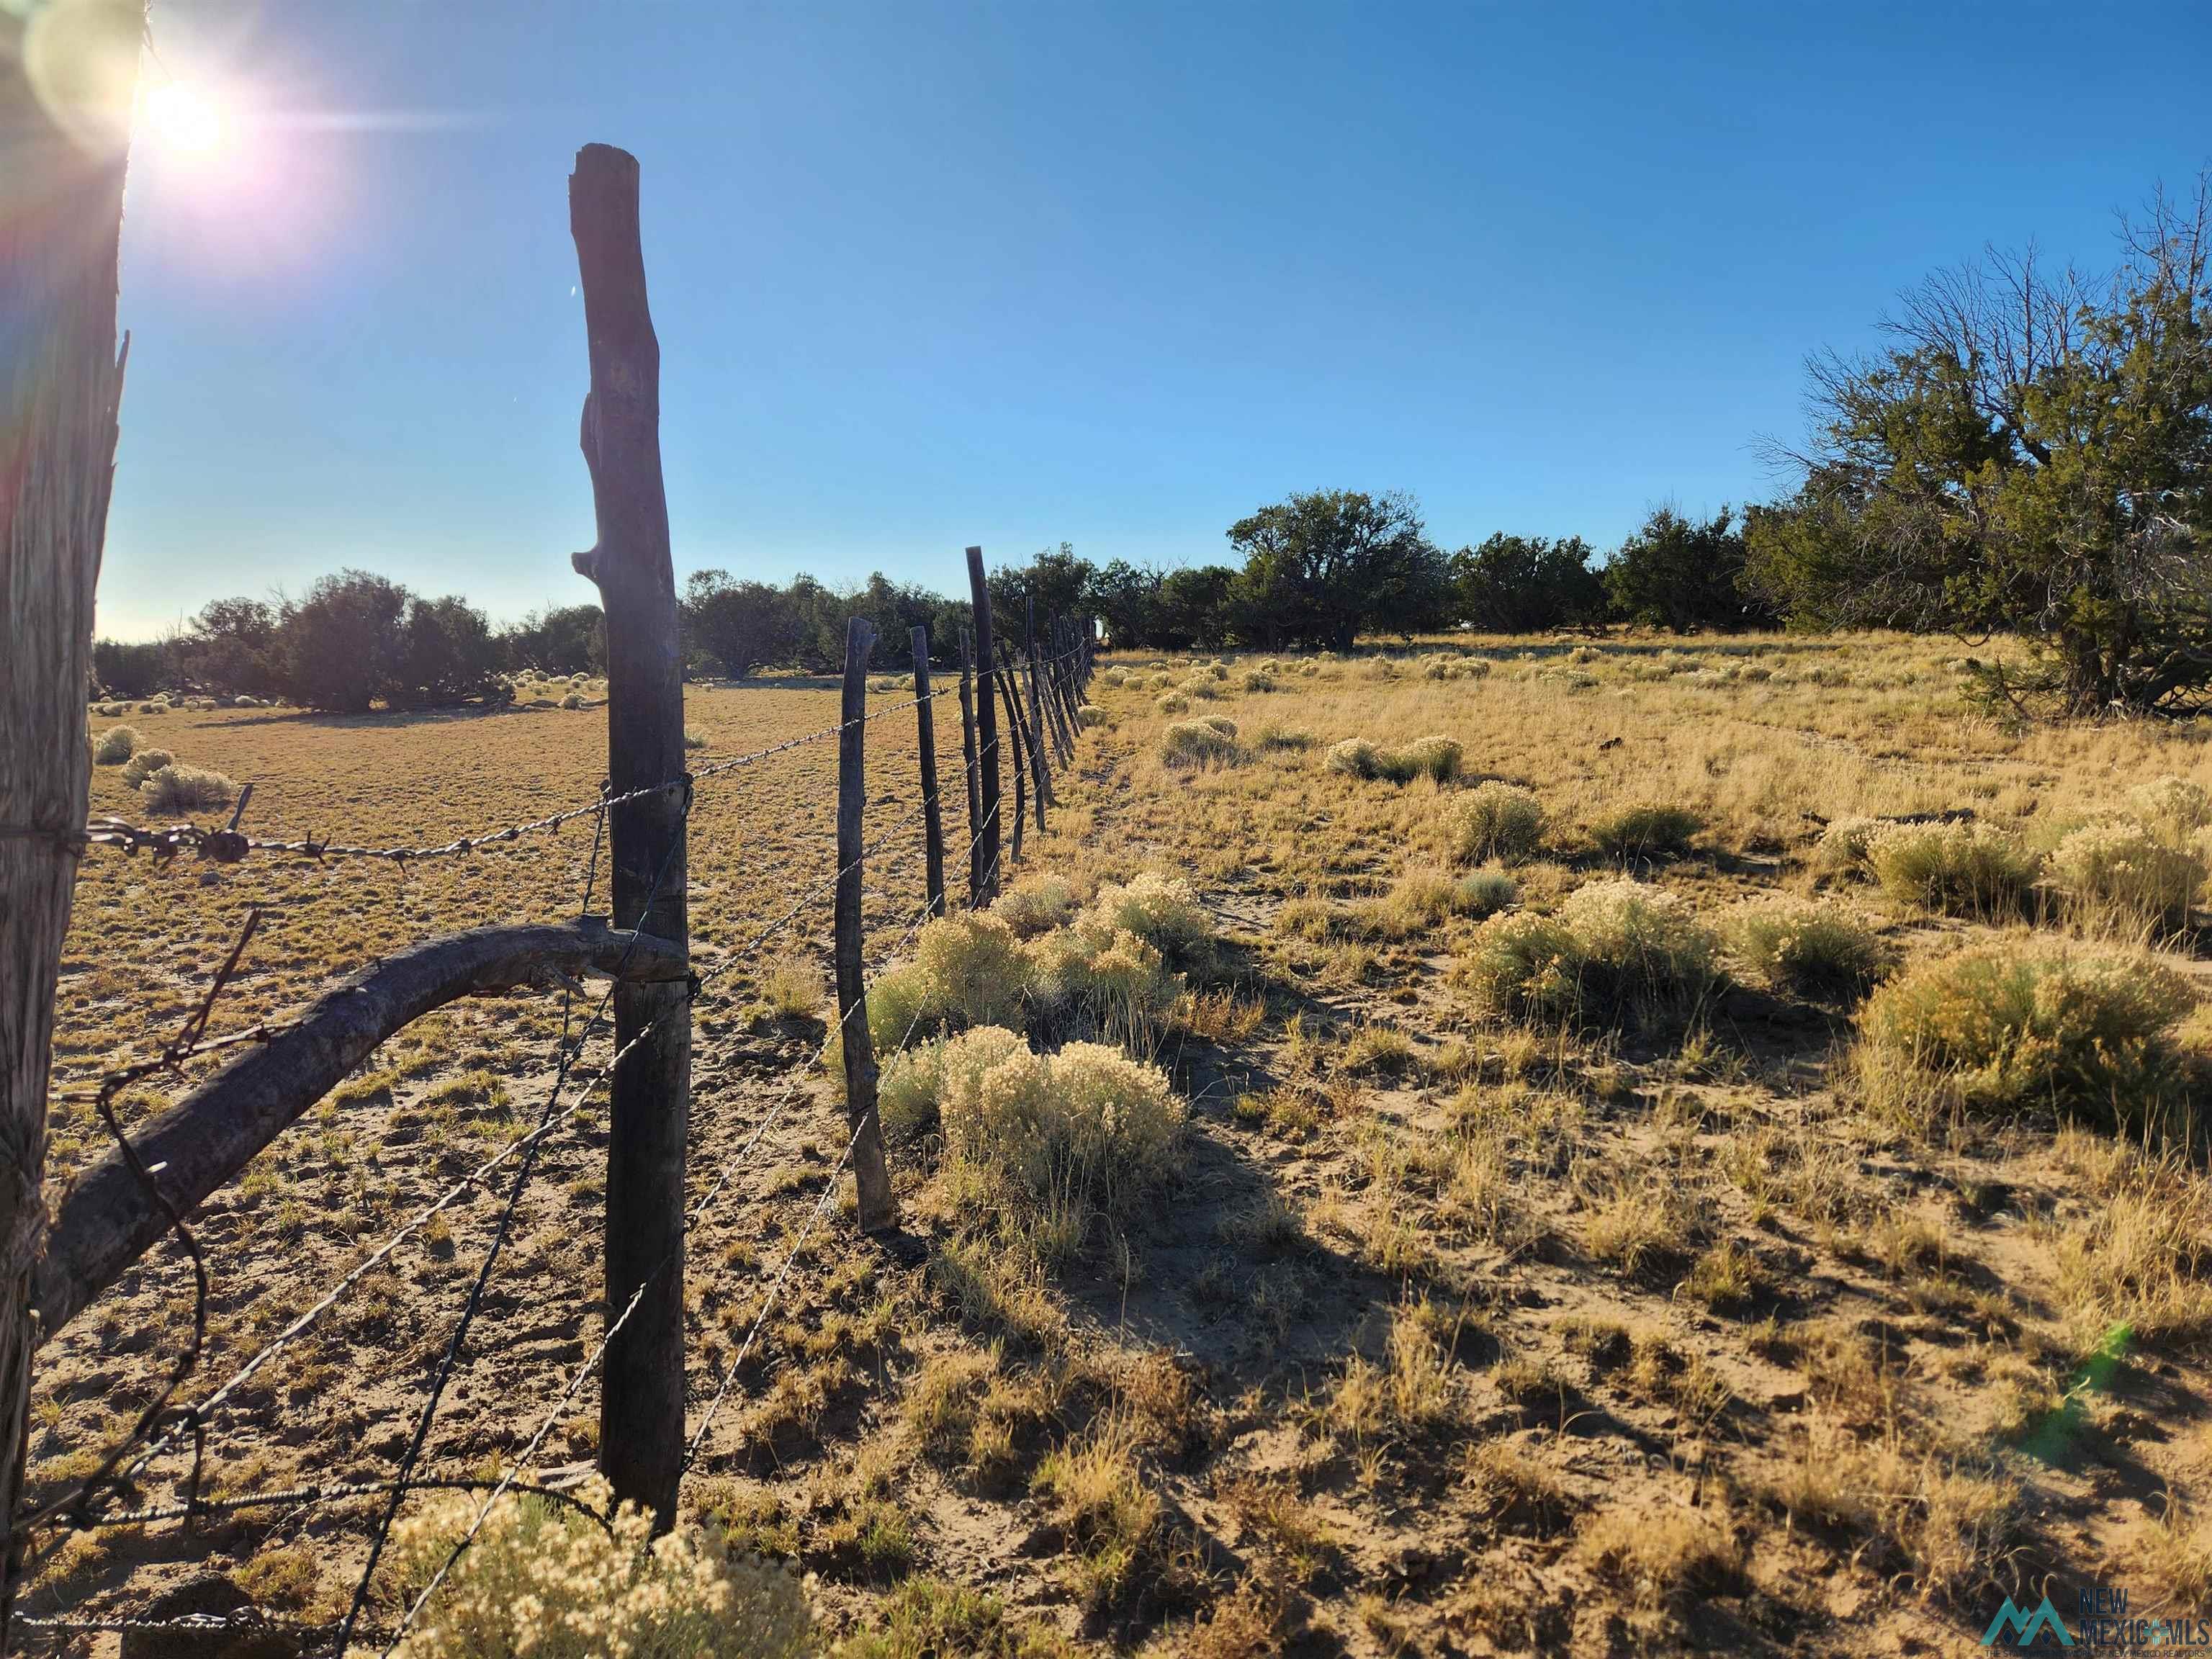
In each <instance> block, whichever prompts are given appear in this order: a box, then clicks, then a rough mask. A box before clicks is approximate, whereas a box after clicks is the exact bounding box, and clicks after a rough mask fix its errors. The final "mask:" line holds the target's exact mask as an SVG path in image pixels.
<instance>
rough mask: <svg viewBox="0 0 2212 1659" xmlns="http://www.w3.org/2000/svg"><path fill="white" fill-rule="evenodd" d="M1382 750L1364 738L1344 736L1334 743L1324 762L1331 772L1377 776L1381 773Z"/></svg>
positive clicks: (1355, 775)
mask: <svg viewBox="0 0 2212 1659" xmlns="http://www.w3.org/2000/svg"><path fill="white" fill-rule="evenodd" d="M1382 757H1383V751H1382V750H1380V749H1378V748H1376V746H1375V744H1372V743H1370V741H1369V740H1368V739H1366V738H1346V739H1345V740H1344V741H1343V742H1342V743H1340V744H1332V745H1331V746H1330V748H1329V751H1328V761H1327V762H1326V763H1325V764H1326V765H1327V767H1328V769H1329V770H1330V771H1332V772H1341V773H1343V774H1345V775H1346V776H1348V777H1354V778H1379V777H1381V776H1382V775H1383V761H1382Z"/></svg>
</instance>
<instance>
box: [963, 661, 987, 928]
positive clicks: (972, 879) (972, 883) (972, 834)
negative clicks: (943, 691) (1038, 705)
mask: <svg viewBox="0 0 2212 1659" xmlns="http://www.w3.org/2000/svg"><path fill="white" fill-rule="evenodd" d="M960 757H961V760H962V763H963V774H964V775H965V777H966V780H967V784H968V908H969V909H971V910H979V909H981V908H982V905H983V839H982V837H983V811H982V808H981V805H978V803H977V797H976V793H975V790H976V782H977V780H976V777H975V647H974V646H973V645H971V644H970V643H969V634H968V630H967V629H964V628H963V629H961V630H960Z"/></svg>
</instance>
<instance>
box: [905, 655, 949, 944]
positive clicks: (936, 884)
mask: <svg viewBox="0 0 2212 1659" xmlns="http://www.w3.org/2000/svg"><path fill="white" fill-rule="evenodd" d="M911 638H912V640H913V642H914V712H915V741H916V743H917V744H919V747H920V752H921V852H922V883H923V886H922V890H923V892H924V893H926V894H927V896H928V900H929V914H930V915H933V916H941V915H944V914H945V815H944V813H943V812H942V811H939V807H938V805H937V712H936V706H935V704H934V703H933V702H931V700H930V695H929V630H928V629H927V628H917V629H915V630H914V632H913V635H911Z"/></svg>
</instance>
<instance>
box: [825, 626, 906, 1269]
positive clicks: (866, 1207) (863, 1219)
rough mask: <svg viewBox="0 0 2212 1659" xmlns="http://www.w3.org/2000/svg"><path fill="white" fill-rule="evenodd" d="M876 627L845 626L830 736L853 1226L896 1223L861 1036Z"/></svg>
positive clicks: (869, 1050) (868, 1229) (867, 1229)
mask: <svg viewBox="0 0 2212 1659" xmlns="http://www.w3.org/2000/svg"><path fill="white" fill-rule="evenodd" d="M875 643H876V630H875V629H874V628H873V627H872V626H871V625H870V624H869V623H868V620H867V618H866V617H853V618H851V619H850V620H849V621H848V622H847V623H846V624H845V696H844V702H843V703H842V706H841V708H840V709H839V712H838V716H837V718H838V720H839V722H840V726H839V730H838V733H837V907H836V923H835V933H836V957H837V1032H838V1046H839V1047H841V1048H842V1049H843V1050H844V1051H845V1121H846V1122H847V1123H848V1124H850V1125H851V1126H852V1129H853V1151H852V1158H853V1178H854V1182H856V1183H857V1184H858V1186H859V1188H860V1231H862V1232H864V1233H872V1232H880V1231H883V1230H884V1229H885V1228H887V1227H891V1226H895V1225H897V1222H898V1212H897V1210H896V1208H895V1207H894V1206H893V1205H892V1202H891V1177H890V1171H889V1170H886V1169H885V1168H884V1134H883V1127H882V1125H881V1124H880V1123H879V1122H878V1121H877V1117H876V1046H875V1042H874V1041H873V1040H872V1038H871V1037H870V1036H869V1035H868V1011H867V998H868V991H867V986H866V984H865V983H864V982H863V981H862V978H861V966H860V943H861V939H860V890H861V883H860V851H861V847H862V842H861V839H860V829H861V820H860V814H861V810H862V808H863V807H865V806H866V804H867V798H868V797H867V780H866V776H865V775H864V774H865V769H866V749H867V738H868V728H867V723H866V718H865V717H866V714H867V712H868V653H869V652H870V651H872V650H873V649H874V648H875Z"/></svg>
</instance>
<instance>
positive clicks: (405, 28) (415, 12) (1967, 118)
mask: <svg viewBox="0 0 2212 1659" xmlns="http://www.w3.org/2000/svg"><path fill="white" fill-rule="evenodd" d="M2103 18H2104V21H2099V19H2100V13H2099V12H2098V10H2097V9H2095V8H2093V7H2089V6H2084V5H2078V4H2077V5H2073V6H2056V5H2052V6H2036V5H2022V4H2007V5H2003V6H2002V7H1998V6H1989V7H1978V8H1968V7H1965V6H1957V5H1943V4H1925V3H1923V4H1917V5H1911V6H1897V7H1881V8H1876V7H1850V8H1844V7H1838V6H1818V7H1816V6H1813V5H1809V4H1807V5H1799V4H1795V3H1786V0H1785V3H1774V0H1769V3H1763V4H1756V5H1754V4H1744V5H1705V6H1694V5H1668V4H1663V3H1638V4H1620V5H1587V6H1577V5H1554V4H1548V3H1547V4H1526V5H1516V6H1512V7H1503V6H1500V7H1491V6H1478V5H1416V4H1390V3H1365V4H1356V5H1355V4H1344V5H1333V4H1332V5H1324V4H1304V3H1277V4H1267V5H1261V4H1252V5H1244V4H1206V5H1189V4H1183V5H1149V4H1144V5H1140V4H1115V5H1091V4H1074V3H1059V0H1022V3H1006V4H987V5H939V4H922V3H914V0H909V3H896V4H890V3H879V4H868V5H858V4H842V3H833V0H822V3H809V4H803V5H802V4H789V5H776V6H769V7H763V6H757V5H749V4H737V3H726V0H633V3H629V4H611V3H595V4H583V3H568V0H533V3H520V0H498V3H494V0H469V3H465V4H462V3H430V0H312V3H310V0H294V3H289V4H280V3H275V0H269V3H264V4H260V5H258V6H256V5H252V4H250V3H245V4H242V3H240V0H223V3H221V4H200V3H192V0H155V7H154V25H153V27H154V38H155V45H156V47H157V50H158V51H159V53H160V58H161V65H162V67H163V70H165V71H166V72H167V73H168V74H170V75H173V76H176V77H178V78H179V79H180V80H184V81H187V82H191V83H193V84H195V85H197V86H199V87H202V88H205V89H206V90H207V91H208V93H209V94H210V96H211V97H213V98H214V99H215V100H216V102H217V103H218V105H219V106H226V107H228V108H229V109H230V110H231V111H232V115H231V117H230V118H229V131H228V137H227V140H226V144H225V147H224V149H222V152H221V153H219V154H218V155H216V156H214V157H212V158H201V159H194V158H192V157H191V156H188V155H185V154H182V153H180V152H171V151H168V150H165V149H161V148H160V147H159V146H157V145H155V144H152V143H144V142H142V143H141V145H140V147H139V149H138V152H137V155H136V156H135V157H134V161H133V171H132V177H131V189H130V194H129V200H128V205H127V218H126V224H125V243H124V270H123V299H122V314H123V320H124V323H125V326H126V327H128V328H129V329H130V330H131V332H132V337H133V343H132V348H131V370H130V382H129V386H128V387H127V390H126V393H125V408H124V421H123V439H122V445H121V450H120V453H119V456H118V477H117V482H116V489H115V499H114V507H113V510H112V516H111V520H110V526H109V537H108V548H107V557H106V570H105V574H104V575H103V578H102V581H101V587H100V627H101V631H102V632H103V633H106V634H110V635H119V636H125V637H143V636H145V635H151V634H153V633H155V632H158V631H160V630H161V629H163V628H165V627H167V626H169V625H171V624H173V623H175V622H176V621H177V620H178V618H179V617H180V616H184V615H189V614H190V613H191V611H194V610H196V609H197V607H198V606H199V605H201V604H202V603H204V601H206V600H207V599H212V598H216V597H219V596H222V595H226V594H233V593H248V594H258V593H264V592H268V591H269V590H270V589H272V588H275V587H278V586H285V587H289V588H290V589H291V590H292V591H294V592H297V591H299V590H300V589H301V588H304V587H305V586H306V585H307V582H308V581H310V580H312V579H313V577H314V576H315V575H317V574H320V573H322V572H324V571H326V570H330V569H332V568H337V567H339V566H341V565H347V564H352V565H359V566H363V567H366V568H373V569H376V570H379V571H381V572H383V573H385V574H389V575H392V576H394V577H397V578H398V579H400V580H404V581H405V582H407V583H408V584H410V586H414V587H416V589H417V590H418V591H422V592H431V593H440V592H461V593H464V594H465V595H467V596H468V597H469V598H470V599H471V600H473V601H474V602H475V603H477V604H478V605H482V606H483V607H484V608H486V609H487V610H489V611H491V612H492V613H493V615H494V616H495V617H499V618H506V617H514V616H517V615H520V613H521V612H523V611H526V610H529V609H531V608H532V607H534V606H537V605H542V604H546V603H574V602H578V601H581V600H586V599H591V598H592V590H591V588H590V587H589V586H588V585H587V584H586V583H584V582H583V581H582V580H580V579H579V578H577V577H575V576H574V575H573V574H570V572H569V570H568V561H567V554H568V550H570V549H571V548H574V547H580V546H583V545H586V544H588V543H589V542H590V541H591V539H592V520H591V498H590V492H589V489H588V485H587V482H586V476H585V473H584V469H583V466H582V464H581V461H580V459H579V457H578V455H577V453H576V448H575V432H576V418H577V410H578V406H579V403H580V398H581V396H582V393H583V390H584V385H585V379H586V370H585V354H584V340H583V331H582V312H581V306H580V301H579V300H578V299H577V298H576V297H575V295H574V292H573V289H574V283H575V261H574V250H573V247H572V246H571V244H570V242H569V240H568V220H567V204H566V188H567V186H566V179H567V175H568V168H569V166H570V163H571V160H572V157H573V155H574V150H575V149H576V147H577V146H578V145H580V144H581V143H585V142H586V141H589V140H602V141H605V142H608V143H617V144H620V145H622V146H623V147H624V148H626V149H630V150H632V151H634V152H635V154H636V155H638V156H639V158H640V160H641V162H642V165H643V169H644V173H643V177H644V225H645V242H646V258H647V272H648V276H649V280H650V282H651V285H652V289H653V311H654V316H655V321H656V324H657V325H658V328H659V335H660V340H661V349H662V360H663V380H662V441H663V447H664V453H665V461H666V468H667V477H668V487H669V507H670V513H671V526H672V530H673V534H674V541H675V552H676V563H677V570H678V576H679V579H680V578H681V576H682V575H683V574H684V573H685V572H687V571H689V570H691V569H695V568H702V567H704V566H708V565H720V566H722V567H725V568H728V569H730V570H732V571H733V572H735V573H737V574H740V575H757V576H761V577H763V578H769V579H774V580H782V579H784V578H787V577H788V576H789V575H790V574H792V573H793V572H794V571H796V570H799V569H802V568H804V569H806V570H810V571H812V572H814V573H815V574H817V575H819V576H821V577H822V578H823V579H824V580H829V581H833V582H840V581H848V580H858V579H860V578H861V577H864V576H865V575H866V573H867V572H868V571H869V570H871V569H875V568H881V569H883V570H884V571H886V572H888V573H890V574H892V575H893V576H895V577H896V578H899V579H902V580H917V581H921V582H925V583H928V584H930V585H933V586H938V587H940V588H943V589H945V590H947V591H953V590H956V589H957V587H958V586H960V584H961V582H962V580H963V578H962V575H961V566H960V550H961V548H962V547H963V546H964V545H965V544H968V543H970V542H980V543H981V544H983V546H984V547H985V549H986V550H987V553H988V554H989V555H991V556H993V557H994V559H1006V560H1017V559H1020V558H1024V557H1026V556H1028V555H1029V554H1030V553H1031V552H1033V551H1034V550H1036V549H1037V548H1038V547H1040V546H1043V545H1047V544H1054V543H1057V542H1060V541H1061V540H1063V539H1065V540H1067V541H1071V542H1073V544H1075V545H1076V547H1077V549H1078V550H1079V551H1080V552H1082V553H1083V554H1085V556H1089V557H1091V558H1093V559H1097V560H1100V561H1103V560H1106V559H1109V558H1115V557H1123V558H1128V559H1132V560H1135V561H1138V562H1163V563H1180V562H1191V561H1201V560H1208V559H1215V558H1219V557H1222V556H1224V555H1225V550H1226V544H1225V541H1224V538H1223V532H1224V530H1225V528H1226V526H1228V524H1229V523H1230V522H1231V520H1233V519H1235V518H1237V517H1238V516H1240V515H1242V514H1243V513H1248V512H1249V511H1250V510H1252V509H1253V508H1254V507H1257V506H1259V505H1261V504H1262V503H1264V502H1266V501H1273V500H1275V499H1278V498H1279V497H1280V496H1281V495H1284V494H1285V493H1286V492H1288V491H1291V490H1294V489H1312V488H1318V487H1343V488H1351V489H1377V490H1380V489H1406V490H1410V491H1412V492H1413V494H1415V495H1418V496H1419V499H1420V501H1421V502H1422V504H1423V506H1424V507H1425V509H1426V513H1427V518H1428V521H1429V526H1430V529H1431V533H1432V534H1433V535H1434V536H1435V537H1436V538H1437V539H1438V540H1440V541H1442V542H1443V543H1444V544H1447V545H1454V546H1455V545H1458V544H1461V543H1462V542H1467V541H1472V540H1479V539H1480V538H1482V537H1483V536H1485V535H1486V534H1488V533H1489V532H1492V531H1493V530H1500V529H1503V530H1514V531H1522V532H1530V533H1546V534H1576V533H1579V534H1582V535H1584V536H1587V537H1589V538H1590V539H1591V540H1592V541H1594V542H1595V543H1598V544H1601V545H1605V544H1610V543H1612V542H1615V541H1617V540H1619V538H1620V537H1621V536H1622V535H1623V534H1624V533H1626V532H1627V531H1628V530H1629V529H1630V528H1631V527H1632V526H1633V525H1634V524H1635V523H1636V522H1637V520H1639V519H1640V518H1641V517H1642V515H1643V513H1644V511H1645V510H1646V509H1647V508H1648V507H1650V506H1651V505H1652V504H1654V503H1656V502H1658V501H1662V500H1669V499H1671V500H1674V501H1679V502H1680V503H1681V504H1683V505H1685V506H1686V507H1692V508H1704V507H1717V506H1718V505H1719V504H1721V503H1722V502H1723V501H1737V502H1740V501H1744V500H1747V499H1759V498H1763V497H1765V496H1766V495H1770V494H1771V493H1772V492H1773V489H1774V488H1775V480H1774V478H1773V477H1772V475H1771V472H1770V471H1769V469H1768V466H1767V465H1766V463H1765V461H1764V460H1763V459H1762V457H1761V455H1760V453H1759V447H1758V441H1759V438H1760V437H1761V436H1763V435H1781V436H1785V437H1786V436H1791V435H1796V433H1798V432H1799V431H1800V430H1801V428H1802V384H1803V380H1802V362H1803V359H1804V356H1805V355H1806V353H1807V352H1808V350H1810V349H1814V348H1815V347H1818V346H1820V345H1823V344H1835V345H1839V346H1844V347H1846V348H1850V347H1853V346H1856V345H1860V344H1863V343H1867V342H1869V340H1870V339H1871V338H1872V337H1873V335H1872V325H1873V323H1874V322H1875V319H1877V317H1878V316H1879V315H1880V313H1881V311H1882V310H1883V308H1884V307H1886V306H1887V304H1888V303H1889V301H1890V300H1891V298H1892V296H1893V295H1894V294H1895V293H1896V291H1897V290H1898V289H1899V288H1901V287H1903V286H1905V285H1906V284H1908V283H1911V282H1912V281H1914V280H1916V279H1917V277H1918V276H1921V275H1922V274H1923V273H1924V272H1925V271H1926V270H1929V268H1931V267H1932V266H1935V265H1938V264H1947V263H1950V262H1953V261H1955V260H1957V259H1959V258H1963V257H1965V256H1967V255H1970V254H1972V252H1975V251H1976V250H1977V249H1978V247H1980V246H1982V245H1983V244H1984V242H1986V241H1992V240H1994V241H1996V242H1999V243H2002V244H2008V245H2010V244H2017V243H2019V242H2021V241H2024V240H2027V239H2028V238H2030V237H2033V238H2034V239H2036V240H2039V242H2040V244H2041V245H2042V246H2043V247H2044V248H2045V250H2047V251H2048V252H2051V253H2053V254H2057V255H2078V256H2080V257H2081V258H2084V259H2086V260H2088V261H2090V262H2092V263H2103V262H2105V261H2106V259H2107V258H2109V255H2110V251H2111V248H2112V216H2113V213H2114V210H2118V209H2122V208H2127V207H2130V206H2133V205H2135V204H2137V203H2138V202H2140V201H2141V199H2142V197H2143V196H2144V195H2145V194H2146V193H2147V192H2148V191H2149V189H2150V187H2151V186H2152V185H2154V183H2155V182H2156V181H2157V180H2159V179H2161V178H2163V179H2166V180H2167V181H2168V182H2169V183H2171V184H2175V185H2179V184H2181V183H2184V182H2185V181H2186V180H2187V179H2189V178H2190V177H2191V176H2192V175H2193V174H2194V173H2195V172H2196V171H2197V168H2198V167H2201V166H2203V165H2204V164H2205V163H2206V162H2207V161H2212V136H2208V134H2212V126H2209V125H2208V124H2207V120H2206V117H2207V116H2208V114H2212V97H2208V95H2207V93H2206V91H2205V81H2204V78H2203V76H2204V67H2205V65H2206V64H2207V63H2208V62H2212V7H2207V6H2205V5H2203V4H2202V3H2201V0H2200V3H2192V4H2176V5H2172V6H2165V7H2160V6H2158V5H2153V4H2143V5H2134V6H2130V7H2128V8H2126V9H2125V10H2124V12H2123V11H2121V10H2118V9H2114V10H2112V12H2110V13H2109V14H2108V15H2103ZM2116 34H2124V36H2125V38H2126V40H2127V41H2128V43H2129V45H2128V47H2127V49H2126V50H2117V49H2112V48H2111V46H2109V40H2110V39H2111V38H2112V37H2113V36H2114V35H2116Z"/></svg>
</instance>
